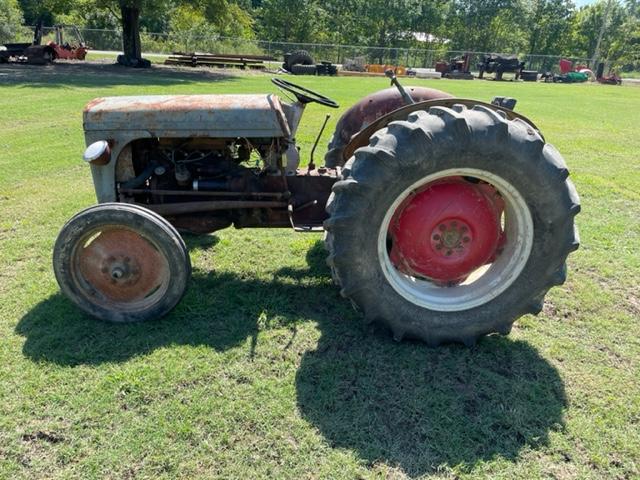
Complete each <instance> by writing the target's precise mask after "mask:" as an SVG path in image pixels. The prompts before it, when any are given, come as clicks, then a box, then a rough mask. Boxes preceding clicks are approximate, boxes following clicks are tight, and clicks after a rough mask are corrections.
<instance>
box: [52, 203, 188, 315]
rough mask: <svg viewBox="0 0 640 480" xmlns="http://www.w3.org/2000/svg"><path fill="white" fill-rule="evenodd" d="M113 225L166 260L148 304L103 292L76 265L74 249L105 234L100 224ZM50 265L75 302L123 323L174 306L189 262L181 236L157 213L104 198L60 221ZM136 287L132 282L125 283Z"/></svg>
mask: <svg viewBox="0 0 640 480" xmlns="http://www.w3.org/2000/svg"><path fill="white" fill-rule="evenodd" d="M114 226H115V227H124V228H125V229H126V230H129V231H132V232H133V234H134V235H136V236H137V237H140V238H142V239H144V240H145V241H147V242H149V244H150V245H151V248H152V249H153V250H152V251H154V254H155V251H157V252H158V255H159V258H161V259H162V260H163V262H166V263H165V264H166V266H167V272H166V278H164V279H163V283H162V286H160V287H158V288H157V292H158V294H156V293H155V292H152V293H150V294H149V295H148V296H147V297H148V300H149V301H148V302H147V304H144V302H142V303H140V302H138V303H132V302H130V303H127V302H126V301H115V302H114V301H113V300H111V299H108V298H106V297H105V296H104V295H103V294H102V293H101V292H100V291H99V288H96V287H95V286H93V285H91V283H89V282H87V280H86V278H84V277H83V274H82V268H81V267H79V266H78V255H80V253H79V252H78V249H79V248H86V246H87V244H89V243H90V242H92V241H94V239H95V238H97V237H99V235H101V234H103V231H104V230H103V229H108V228H113V227H114ZM134 253H135V252H134ZM132 257H133V256H132ZM53 270H54V273H55V276H56V280H57V281H58V284H59V285H60V289H61V290H62V292H63V293H64V294H65V295H66V296H67V297H68V298H69V299H70V300H71V301H72V302H73V303H74V304H76V306H78V307H79V308H80V309H82V310H84V311H85V312H86V313H88V314H90V315H92V316H94V317H96V318H99V319H101V320H106V321H110V322H120V323H121V322H138V321H143V320H151V319H157V318H160V317H162V316H164V315H166V314H167V313H168V312H169V311H170V310H171V309H173V308H174V307H175V306H176V305H177V303H178V302H179V301H180V299H181V298H182V297H183V295H184V293H185V291H186V289H187V285H188V282H189V278H190V276H191V262H190V259H189V252H188V250H187V247H186V245H185V243H184V241H183V240H182V237H181V236H180V234H179V233H178V232H177V231H176V229H175V228H174V227H173V226H172V225H171V224H170V223H169V222H167V221H166V220H165V219H164V218H162V217H161V216H160V215H158V214H156V213H155V212H152V211H151V210H148V209H146V208H143V207H139V206H136V205H130V204H125V203H103V204H98V205H94V206H92V207H89V208H87V209H85V210H82V211H81V212H79V213H77V214H76V215H75V216H73V217H72V218H71V219H70V220H69V221H68V222H67V223H66V224H65V225H64V226H63V227H62V229H61V231H60V233H59V235H58V238H57V239H56V243H55V246H54V250H53ZM105 270H106V269H105ZM105 270H103V272H105ZM92 271H95V270H92ZM134 273H136V272H134ZM135 287H136V284H135V283H134V284H133V286H131V287H128V288H135ZM147 297H145V299H143V300H147Z"/></svg>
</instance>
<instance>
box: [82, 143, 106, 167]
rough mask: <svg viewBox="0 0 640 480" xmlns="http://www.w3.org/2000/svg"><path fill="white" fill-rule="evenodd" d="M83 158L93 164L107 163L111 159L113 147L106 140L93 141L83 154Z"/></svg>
mask: <svg viewBox="0 0 640 480" xmlns="http://www.w3.org/2000/svg"><path fill="white" fill-rule="evenodd" d="M82 159H83V160H84V161H85V162H87V163H91V164H93V165H106V164H107V163H109V160H111V149H110V148H109V143H108V142H107V141H106V140H99V141H97V142H93V143H92V144H91V145H89V146H88V147H87V149H86V150H85V151H84V155H82Z"/></svg>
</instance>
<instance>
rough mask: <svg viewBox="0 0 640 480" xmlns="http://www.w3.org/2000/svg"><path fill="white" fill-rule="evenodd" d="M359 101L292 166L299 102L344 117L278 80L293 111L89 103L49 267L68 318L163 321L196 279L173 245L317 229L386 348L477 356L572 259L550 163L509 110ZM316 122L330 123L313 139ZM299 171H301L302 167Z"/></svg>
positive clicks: (221, 103) (233, 100)
mask: <svg viewBox="0 0 640 480" xmlns="http://www.w3.org/2000/svg"><path fill="white" fill-rule="evenodd" d="M387 74H388V76H389V77H391V81H392V84H393V86H392V87H390V88H386V89H383V90H381V91H378V92H376V93H373V94H371V95H369V96H366V97H365V98H363V99H362V100H361V101H359V102H358V103H356V104H355V105H354V106H352V107H351V108H349V109H348V110H347V111H346V112H345V113H344V114H343V115H342V117H341V118H340V119H339V121H338V122H337V125H336V129H335V132H334V134H333V137H332V139H331V142H330V144H329V148H328V152H327V154H326V155H325V158H324V165H322V166H316V164H315V161H314V159H313V153H314V150H315V147H316V146H317V143H318V139H319V138H320V134H318V138H317V139H316V141H315V145H314V147H313V149H312V150H311V152H310V159H309V161H308V162H301V161H300V149H299V148H298V147H297V146H296V141H295V137H296V131H297V129H298V125H299V123H300V120H301V117H302V114H303V112H304V110H305V107H306V105H308V104H309V103H312V102H315V103H318V104H320V105H323V106H325V107H328V108H338V104H337V103H336V102H335V101H334V100H332V99H331V98H328V97H326V96H324V95H322V94H320V93H317V92H314V91H312V90H309V89H308V88H305V87H303V86H299V85H296V84H294V83H291V82H289V81H287V80H284V79H281V78H274V79H272V82H273V84H274V85H275V86H276V87H278V88H279V89H280V90H282V91H283V92H284V93H285V96H288V97H289V100H288V101H285V100H284V99H283V98H280V97H279V96H278V95H275V94H259V95H166V96H164V95H163V96H133V97H107V98H97V99H95V100H93V101H91V102H90V103H89V104H87V105H86V107H85V109H84V113H83V120H84V131H85V138H86V144H87V148H86V150H85V152H84V155H83V158H84V161H85V162H86V163H87V164H88V165H89V167H90V169H91V174H92V177H93V182H94V186H95V191H96V195H97V200H98V203H97V204H96V205H94V206H91V207H89V208H87V209H85V210H82V211H81V212H79V213H77V214H76V215H75V216H74V217H72V218H71V219H70V220H69V221H68V222H67V223H66V224H65V225H64V226H63V227H62V229H61V231H60V233H59V236H58V238H57V240H56V242H55V246H54V252H53V268H54V272H55V276H56V279H57V281H58V283H59V285H60V288H61V290H62V292H63V293H64V294H65V295H66V296H67V297H68V298H69V299H70V300H71V301H72V302H73V303H74V304H75V305H77V307H79V308H80V309H82V310H83V311H85V312H86V313H88V314H90V315H91V316H93V317H96V318H98V319H102V320H106V321H110V322H137V321H143V320H151V319H157V318H160V317H162V316H164V315H166V314H167V313H168V312H169V311H170V310H172V309H173V307H175V306H176V304H178V302H179V301H180V299H181V298H182V296H183V294H184V293H185V290H186V289H187V286H188V283H189V277H190V273H191V264H190V260H189V252H188V250H187V247H186V246H185V242H184V241H183V239H182V238H181V235H180V233H179V231H180V232H191V233H195V234H207V233H210V232H214V231H216V230H219V229H223V228H226V227H229V226H232V225H233V226H234V227H235V228H250V227H251V228H260V227H268V228H290V229H293V230H294V231H297V232H316V231H317V232H324V243H325V246H326V249H327V252H328V253H327V264H328V267H329V270H330V272H331V275H332V277H333V279H334V281H335V283H336V284H337V285H338V287H339V289H340V293H341V295H342V296H343V297H345V298H346V299H348V300H350V301H351V303H352V304H353V305H354V306H355V307H356V309H357V310H358V311H360V312H362V315H363V317H364V320H365V321H366V322H376V323H378V324H380V325H382V326H385V327H387V329H388V330H389V331H390V332H391V333H392V335H393V338H394V339H395V340H398V341H399V340H401V339H403V338H413V339H418V340H422V341H423V342H425V343H426V344H427V345H429V346H437V345H440V344H443V343H449V342H456V343H463V344H465V345H473V344H474V343H475V342H476V341H477V340H478V339H479V338H480V337H482V336H483V335H488V334H494V333H497V334H503V335H506V334H508V333H509V331H510V330H511V327H512V324H513V323H514V321H515V320H516V319H517V318H519V317H521V316H522V315H525V314H538V313H539V312H540V311H541V310H542V307H543V300H544V297H545V294H546V293H547V291H548V290H549V289H550V288H551V287H553V286H555V285H561V284H562V283H563V282H564V281H565V278H566V272H567V269H566V259H567V256H568V254H569V253H570V252H572V251H574V250H576V249H577V248H578V245H579V239H578V234H577V230H576V228H575V226H574V216H575V215H576V214H577V213H578V212H579V210H580V202H579V198H578V195H577V193H576V190H575V188H574V186H573V184H572V183H571V181H570V180H569V179H568V178H567V177H568V175H569V172H568V170H567V166H566V164H565V162H564V160H563V159H562V157H561V155H560V153H558V151H557V150H556V149H555V148H554V147H553V146H551V145H550V144H547V143H546V142H545V140H544V137H543V136H542V134H541V133H540V131H539V130H538V128H537V127H536V125H535V124H534V123H533V122H532V121H531V120H529V119H527V118H526V117H524V116H523V115H520V114H518V113H516V112H514V111H513V110H512V109H511V108H510V107H512V105H513V103H514V102H513V101H512V100H513V99H500V98H497V99H496V100H495V101H494V102H492V103H489V102H482V101H477V100H469V99H462V98H454V97H452V96H451V95H449V94H447V93H445V92H442V91H438V90H434V89H429V88H423V87H403V86H402V85H400V83H399V82H398V81H397V79H396V78H395V76H394V75H393V73H392V72H387ZM325 125H326V119H325V122H324V124H323V125H322V128H321V129H320V132H322V129H324V126H325ZM301 164H307V166H306V167H301Z"/></svg>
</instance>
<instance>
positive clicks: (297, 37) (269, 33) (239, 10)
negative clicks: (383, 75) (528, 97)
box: [3, 0, 640, 70]
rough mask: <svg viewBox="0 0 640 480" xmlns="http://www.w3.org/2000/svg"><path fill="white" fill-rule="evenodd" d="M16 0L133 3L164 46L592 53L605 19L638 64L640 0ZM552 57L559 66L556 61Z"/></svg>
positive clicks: (64, 12) (87, 8) (617, 46)
mask: <svg viewBox="0 0 640 480" xmlns="http://www.w3.org/2000/svg"><path fill="white" fill-rule="evenodd" d="M3 1H4V2H9V3H10V4H13V3H14V2H15V1H16V0H3ZM17 1H19V4H20V6H21V8H22V10H23V12H24V19H25V22H26V23H27V24H33V23H35V21H36V20H37V19H38V18H42V19H44V20H45V23H47V24H51V23H54V22H56V21H57V22H66V23H75V24H78V25H80V26H85V27H89V28H107V29H114V28H119V24H120V6H121V5H128V6H135V7H137V8H139V9H140V11H141V15H140V29H141V32H142V35H143V37H145V39H144V41H145V44H146V45H156V44H158V43H157V42H160V41H161V39H160V38H159V37H152V36H150V35H149V34H148V33H145V32H164V33H165V34H167V36H166V37H165V41H166V42H167V43H166V44H164V48H162V50H164V51H166V50H167V49H168V45H174V44H182V45H185V44H186V45H189V44H194V40H193V39H195V38H198V39H199V40H198V43H199V44H205V45H208V44H211V45H213V44H214V43H215V42H218V44H219V42H220V40H218V38H219V37H235V38H238V39H252V38H259V39H260V40H269V41H272V42H294V43H332V44H341V45H366V46H369V47H399V48H417V49H420V48H424V49H429V50H470V51H476V52H478V51H480V52H492V51H493V52H504V53H518V54H533V55H536V54H537V55H568V56H573V57H582V58H592V57H593V56H594V54H595V53H596V45H597V43H598V37H599V34H600V31H601V28H602V25H603V24H604V25H605V27H606V28H605V29H604V34H603V36H602V41H601V44H600V49H599V50H600V57H601V58H603V59H605V60H608V61H609V62H610V63H611V64H612V65H614V66H616V67H617V68H623V69H625V70H629V69H633V68H638V64H639V63H640V59H639V56H640V54H639V53H638V49H639V48H640V47H638V43H639V40H638V37H639V36H640V33H639V29H640V27H638V25H639V22H640V6H639V5H640V1H638V0H626V1H625V0H598V1H596V2H595V3H593V4H590V5H587V6H584V7H581V8H580V9H576V7H575V3H574V1H572V0H484V1H480V0H434V1H430V2H422V1H419V0H323V1H321V0H308V1H307V0H17ZM609 1H611V8H609V9H607V8H606V5H607V4H608V2H609ZM5 11H6V9H5ZM5 16H7V13H6V12H5ZM425 37H428V38H430V41H428V42H425V41H424V38H425ZM203 39H204V40H203ZM227 47H228V48H235V47H233V46H232V45H230V44H229V45H227ZM246 48H249V49H251V50H255V49H256V47H255V45H253V46H251V47H249V46H248V45H246ZM379 56H380V61H382V60H383V54H382V53H380V54H379ZM549 62H550V63H549V65H548V66H549V67H551V66H552V65H551V63H555V62H556V60H555V59H554V60H550V61H549Z"/></svg>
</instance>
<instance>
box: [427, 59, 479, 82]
mask: <svg viewBox="0 0 640 480" xmlns="http://www.w3.org/2000/svg"><path fill="white" fill-rule="evenodd" d="M470 58H471V57H470V55H469V54H468V53H465V54H464V55H461V56H458V57H454V58H452V59H451V60H449V62H437V63H436V68H435V70H436V72H440V74H441V75H442V78H451V79H456V80H473V75H471V72H470V71H469V62H470Z"/></svg>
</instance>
